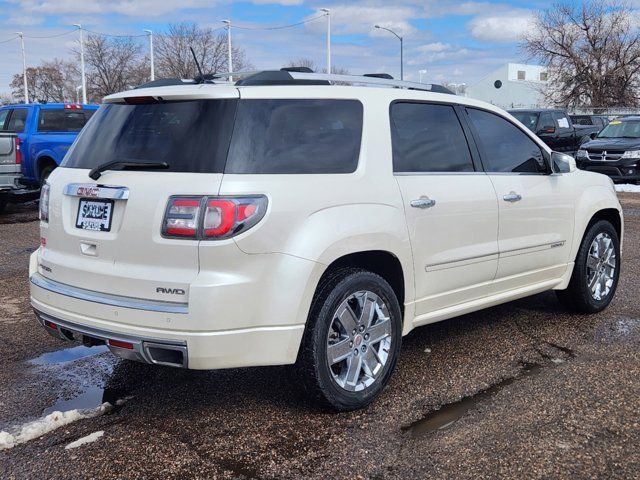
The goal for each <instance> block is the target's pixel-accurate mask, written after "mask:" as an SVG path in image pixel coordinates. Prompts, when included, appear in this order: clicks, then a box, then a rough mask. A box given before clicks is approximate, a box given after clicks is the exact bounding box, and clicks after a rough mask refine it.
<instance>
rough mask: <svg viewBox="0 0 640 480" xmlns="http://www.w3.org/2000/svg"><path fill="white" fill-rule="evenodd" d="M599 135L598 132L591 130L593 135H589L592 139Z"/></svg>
mask: <svg viewBox="0 0 640 480" xmlns="http://www.w3.org/2000/svg"><path fill="white" fill-rule="evenodd" d="M597 136H598V132H591V135H589V138H590V139H591V140H593V139H594V138H596V137H597Z"/></svg>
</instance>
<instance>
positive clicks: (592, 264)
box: [587, 254, 600, 270]
mask: <svg viewBox="0 0 640 480" xmlns="http://www.w3.org/2000/svg"><path fill="white" fill-rule="evenodd" d="M599 261H600V258H599V257H597V256H596V255H593V254H589V256H588V257H587V267H589V268H590V269H592V270H596V269H597V268H598V262H599Z"/></svg>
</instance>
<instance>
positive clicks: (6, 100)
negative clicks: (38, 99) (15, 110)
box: [0, 93, 15, 105]
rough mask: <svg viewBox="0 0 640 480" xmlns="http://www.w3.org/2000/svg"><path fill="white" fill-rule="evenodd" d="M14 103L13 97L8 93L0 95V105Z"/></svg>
mask: <svg viewBox="0 0 640 480" xmlns="http://www.w3.org/2000/svg"><path fill="white" fill-rule="evenodd" d="M11 103H15V100H14V99H13V96H12V95H10V94H8V93H0V105H9V104H11Z"/></svg>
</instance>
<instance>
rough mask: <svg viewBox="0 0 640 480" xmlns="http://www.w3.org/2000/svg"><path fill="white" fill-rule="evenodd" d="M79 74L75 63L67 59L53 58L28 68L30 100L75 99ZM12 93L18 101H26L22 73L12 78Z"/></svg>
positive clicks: (60, 100)
mask: <svg viewBox="0 0 640 480" xmlns="http://www.w3.org/2000/svg"><path fill="white" fill-rule="evenodd" d="M76 84H77V76H76V74H75V71H74V67H73V65H72V64H71V63H70V62H68V61H65V60H60V59H57V58H56V59H53V60H52V61H49V62H42V64H41V65H39V66H37V67H29V68H27V86H28V88H29V97H30V100H32V101H34V102H42V103H46V102H69V101H73V99H74V95H75V85H76ZM10 87H11V93H12V96H13V97H14V99H15V100H16V101H18V102H23V101H24V86H23V79H22V73H16V74H15V75H14V76H13V78H12V80H11V84H10Z"/></svg>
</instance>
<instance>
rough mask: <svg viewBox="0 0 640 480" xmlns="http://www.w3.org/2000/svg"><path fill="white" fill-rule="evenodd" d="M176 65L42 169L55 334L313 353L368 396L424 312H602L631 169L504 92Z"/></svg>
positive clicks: (115, 345) (615, 270)
mask: <svg viewBox="0 0 640 480" xmlns="http://www.w3.org/2000/svg"><path fill="white" fill-rule="evenodd" d="M331 81H335V82H341V83H346V84H349V83H356V84H358V85H360V86H346V85H345V86H340V85H331V84H330V82H331ZM168 83H170V82H168V81H167V80H164V81H163V85H164V86H153V85H157V83H152V84H151V85H150V86H147V87H145V88H139V89H137V90H132V91H128V92H123V93H118V94H115V95H110V96H108V97H106V98H105V104H104V105H103V106H102V107H100V110H99V111H98V113H96V115H95V117H94V118H93V119H92V121H91V122H90V123H89V124H88V125H87V127H86V128H85V129H84V130H83V131H82V132H81V133H80V136H79V137H78V140H77V141H76V142H75V143H74V145H73V146H72V148H71V150H70V151H69V153H68V155H67V156H66V158H65V160H64V162H63V164H62V165H61V168H58V169H56V170H55V171H54V172H53V173H52V174H51V176H50V177H49V179H48V181H47V183H46V185H45V187H44V188H43V190H42V196H41V238H42V245H41V247H40V248H39V249H38V250H37V251H36V252H35V253H34V254H33V255H32V256H31V260H30V267H29V276H30V283H31V304H32V305H33V308H34V309H35V312H36V315H37V318H38V319H39V321H40V323H41V324H42V326H43V327H44V328H45V329H46V330H47V331H48V332H49V333H51V334H52V335H54V336H57V337H59V338H62V339H67V340H80V339H82V340H83V341H84V342H85V344H88V345H92V344H101V343H106V345H108V347H109V349H110V350H111V351H112V352H113V353H115V354H116V355H119V356H121V357H123V358H126V359H133V360H139V361H142V362H147V363H155V364H160V365H170V366H174V367H182V368H192V369H219V368H231V367H247V366H259V365H284V364H295V365H296V368H297V370H298V372H299V378H300V383H301V385H304V386H305V387H306V389H307V390H308V392H309V394H310V395H311V396H312V397H313V398H316V399H318V400H319V401H320V402H321V403H323V404H325V405H329V406H331V407H333V408H334V409H337V410H350V409H354V408H359V407H363V406H365V405H367V404H368V403H369V402H371V401H372V400H373V399H374V398H375V397H376V396H377V395H378V394H380V393H381V391H382V390H383V388H384V386H385V385H386V384H387V382H388V380H389V377H390V376H391V373H392V371H393V369H394V367H395V365H396V361H397V359H398V355H399V353H400V345H401V342H402V337H403V335H406V334H408V333H409V332H410V331H411V330H413V329H414V328H415V327H418V326H421V325H426V324H429V323H432V322H437V321H440V320H445V319H447V318H451V317H455V316H458V315H462V314H465V313H469V312H473V311H475V310H479V309H482V308H486V307H490V306H493V305H497V304H500V303H503V302H507V301H510V300H514V299H517V298H521V297H525V296H527V295H533V294H536V293H539V292H543V291H545V290H556V291H557V292H558V296H559V298H560V300H561V301H562V302H563V304H565V305H567V306H569V307H571V308H573V309H575V310H576V311H580V312H586V313H593V312H599V311H601V310H602V309H604V308H605V307H606V306H607V305H608V304H609V302H610V301H611V299H612V298H613V295H614V292H615V290H616V287H617V283H618V275H619V272H620V262H621V257H620V248H621V247H620V245H621V241H622V232H623V217H622V209H621V207H620V204H619V202H618V199H617V196H616V193H615V191H614V189H613V184H612V182H611V181H610V180H609V179H608V178H606V177H604V176H602V175H597V174H594V173H591V172H586V171H581V170H577V169H576V168H575V161H574V159H573V158H572V157H570V156H568V155H564V154H561V153H557V152H552V151H551V149H550V148H549V147H548V146H546V145H545V144H544V143H543V142H542V141H541V140H540V139H539V138H538V137H536V136H535V134H533V133H532V132H530V131H529V130H527V129H526V128H524V127H522V125H521V124H520V123H518V122H516V121H515V120H513V118H512V117H511V116H510V115H508V114H507V113H506V112H504V111H503V110H500V109H498V108H496V107H494V106H493V105H490V104H487V103H484V102H481V101H477V100H473V99H469V98H465V97H461V96H455V95H451V94H447V93H438V92H446V90H445V89H443V88H442V87H436V86H427V85H420V84H415V83H409V82H396V81H394V80H390V79H383V78H373V77H366V76H362V77H359V76H345V75H322V74H308V73H299V72H288V71H278V72H262V73H258V74H255V75H253V76H251V77H248V78H244V79H241V80H240V81H238V82H237V83H235V84H232V83H223V84H212V83H194V82H190V83H186V82H183V81H180V80H178V81H176V82H174V83H175V85H167V84H168ZM380 85H382V86H386V87H397V88H376V86H378V87H379V86H380Z"/></svg>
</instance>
